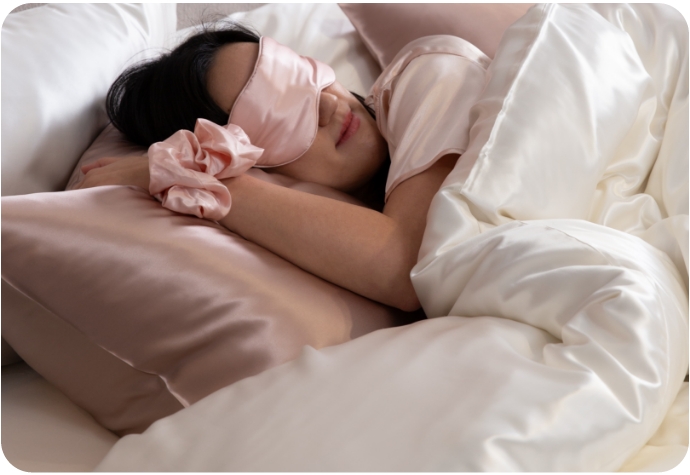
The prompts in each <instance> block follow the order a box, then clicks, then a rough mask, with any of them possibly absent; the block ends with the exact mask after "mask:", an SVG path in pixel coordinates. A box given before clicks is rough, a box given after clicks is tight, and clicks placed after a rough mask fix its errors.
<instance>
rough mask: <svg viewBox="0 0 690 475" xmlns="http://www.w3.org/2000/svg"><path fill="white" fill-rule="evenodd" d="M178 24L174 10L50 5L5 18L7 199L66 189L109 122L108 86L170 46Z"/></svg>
mask: <svg viewBox="0 0 690 475" xmlns="http://www.w3.org/2000/svg"><path fill="white" fill-rule="evenodd" d="M176 26H177V13H176V6H175V4H137V5H135V4H47V5H45V6H42V7H39V8H32V9H29V10H25V11H22V12H18V13H13V14H11V15H8V16H7V18H6V19H5V22H4V24H3V26H2V195H3V196H6V195H18V194H26V193H35V192H41V191H56V190H61V189H64V186H65V183H67V179H68V178H69V176H70V173H71V172H72V168H73V167H74V165H75V164H76V162H77V160H78V159H79V156H80V155H81V154H82V153H83V152H84V150H86V148H87V147H88V146H89V144H90V143H91V142H92V141H93V139H94V138H95V137H96V135H97V134H98V133H99V132H100V131H101V130H102V129H103V127H105V125H106V124H107V122H108V120H107V117H106V114H105V109H104V98H105V95H106V92H107V91H108V88H109V87H110V84H111V83H112V82H113V81H114V80H115V78H116V77H117V76H118V75H119V74H120V72H121V71H122V69H123V67H124V66H125V65H126V64H129V63H131V62H132V61H137V60H141V59H143V58H144V57H146V56H147V55H151V54H155V53H157V52H159V51H160V49H159V48H160V47H162V46H167V43H168V42H169V40H171V39H172V36H173V35H174V33H175V29H176ZM143 50H146V51H145V52H144V53H143V54H141V52H142V51H143ZM138 53H139V54H138Z"/></svg>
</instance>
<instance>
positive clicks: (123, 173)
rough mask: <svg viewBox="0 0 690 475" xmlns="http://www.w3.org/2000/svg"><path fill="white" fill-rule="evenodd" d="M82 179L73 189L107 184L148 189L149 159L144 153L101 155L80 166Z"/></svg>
mask: <svg viewBox="0 0 690 475" xmlns="http://www.w3.org/2000/svg"><path fill="white" fill-rule="evenodd" d="M81 171H82V173H84V174H85V176H84V179H83V180H82V181H81V183H79V184H78V185H77V186H76V187H75V189H83V188H93V187H95V186H107V185H134V186H139V187H141V188H144V189H145V190H147V191H148V189H149V181H150V176H149V159H148V157H147V156H146V155H127V156H125V157H103V158H99V159H98V160H96V161H95V162H92V163H89V164H87V165H84V166H83V167H81Z"/></svg>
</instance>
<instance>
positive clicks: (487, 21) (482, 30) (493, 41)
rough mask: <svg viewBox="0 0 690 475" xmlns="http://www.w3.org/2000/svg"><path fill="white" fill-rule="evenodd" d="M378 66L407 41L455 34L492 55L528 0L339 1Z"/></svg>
mask: <svg viewBox="0 0 690 475" xmlns="http://www.w3.org/2000/svg"><path fill="white" fill-rule="evenodd" d="M339 5H340V8H341V9H342V10H343V12H344V13H345V15H347V17H348V18H349V19H350V21H351V22H352V24H353V25H354V26H355V28H356V29H357V32H358V33H359V35H360V36H361V38H362V40H363V41H364V44H365V45H366V46H367V48H368V49H369V52H371V54H372V55H373V56H374V58H376V60H377V61H378V63H379V65H380V66H381V68H385V67H386V66H388V64H389V63H390V62H391V61H392V60H393V58H394V57H395V55H396V54H397V53H398V51H400V50H401V49H402V47H403V46H405V45H406V44H407V43H409V42H410V41H413V40H416V39H417V38H422V37H424V36H429V35H454V36H459V37H460V38H463V39H465V40H467V41H469V42H470V43H472V44H474V45H475V46H477V47H478V48H479V49H480V50H482V51H483V52H484V53H485V54H486V55H487V56H489V57H490V58H493V57H494V54H495V53H496V49H497V48H498V44H499V43H500V41H501V37H502V36H503V32H505V30H507V29H508V27H509V26H510V25H512V24H513V23H514V22H515V21H516V20H517V19H518V18H520V17H521V16H522V15H524V14H525V12H526V11H527V10H528V9H529V8H530V7H531V6H532V5H534V4H532V3H529V4H526V3H340V4H339Z"/></svg>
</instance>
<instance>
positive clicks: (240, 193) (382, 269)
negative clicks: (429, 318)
mask: <svg viewBox="0 0 690 475" xmlns="http://www.w3.org/2000/svg"><path fill="white" fill-rule="evenodd" d="M224 183H225V184H226V186H228V188H229V190H230V193H231V195H232V208H231V210H230V213H229V214H228V215H227V216H226V217H225V218H223V219H222V220H221V224H223V225H224V226H225V227H227V228H228V229H229V230H231V231H233V232H236V233H237V234H239V235H241V236H243V237H245V238H246V239H248V240H250V241H252V242H255V243H257V244H259V245H261V246H262V247H265V248H266V249H269V250H271V251H273V252H274V253H276V254H278V255H279V256H281V257H283V258H285V259H286V260H288V261H290V262H292V263H294V264H296V265H298V266H299V267H301V268H303V269H305V270H307V271H309V272H311V273H313V274H315V275H318V276H319V277H322V278H323V279H325V280H328V281H330V282H333V283H335V284H337V285H340V286H341V287H344V288H346V289H349V290H352V291H353V292H356V293H358V294H360V295H363V296H365V297H368V298H371V299H372V300H376V301H378V302H381V303H385V304H388V305H391V306H394V307H398V308H401V309H403V310H415V309H417V308H418V307H419V302H418V300H417V298H416V295H415V293H414V289H413V287H412V283H411V281H410V277H409V273H410V269H411V268H412V266H413V265H414V264H415V261H416V257H417V252H418V247H419V246H418V243H415V242H412V240H411V239H410V236H409V235H408V234H406V230H405V229H403V227H402V226H401V225H400V224H399V223H397V222H396V221H395V220H394V219H392V218H390V217H388V216H386V215H384V214H381V213H379V212H377V211H373V210H371V209H368V208H364V207H361V206H356V205H352V204H349V203H343V202H340V201H336V200H333V199H331V198H325V197H322V196H317V195H312V194H308V193H304V192H300V191H296V190H291V189H289V188H285V187H281V186H277V185H273V184H271V183H266V182H264V181H262V180H258V179H256V178H253V177H251V176H248V175H243V176H241V177H238V178H233V179H229V180H225V181H224Z"/></svg>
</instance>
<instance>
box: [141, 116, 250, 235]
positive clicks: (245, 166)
mask: <svg viewBox="0 0 690 475" xmlns="http://www.w3.org/2000/svg"><path fill="white" fill-rule="evenodd" d="M262 153H263V149H262V148H259V147H255V146H254V145H252V144H251V143H250V141H249V137H247V134H245V133H244V131H243V130H242V129H241V128H240V127H239V126H237V125H234V124H227V125H225V126H222V127H221V126H219V125H216V124H214V123H213V122H211V121H209V120H206V119H198V120H197V121H196V125H195V126H194V133H192V132H190V131H188V130H179V131H177V132H175V133H174V134H173V135H171V136H170V137H169V138H167V139H166V140H164V141H162V142H157V143H154V144H153V145H151V146H150V147H149V152H148V156H149V171H150V174H151V181H150V183H149V193H151V195H152V196H154V197H155V198H156V199H158V200H159V201H160V202H161V203H162V204H163V206H164V207H166V208H168V209H170V210H172V211H177V212H178V213H184V214H193V215H195V216H197V217H199V218H207V219H212V220H216V221H217V220H219V219H221V218H223V217H224V216H225V215H227V214H228V212H229V211H230V206H231V204H232V198H231V197H230V191H228V189H227V187H226V186H225V185H223V184H222V183H221V182H220V181H219V180H221V179H224V178H231V177H236V176H239V175H241V174H242V173H244V172H245V171H247V170H249V169H250V168H251V167H252V166H254V164H255V163H256V161H257V160H258V159H259V158H260V157H261V154H262Z"/></svg>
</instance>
